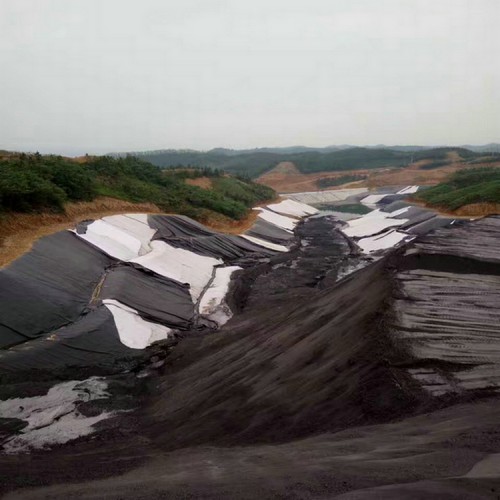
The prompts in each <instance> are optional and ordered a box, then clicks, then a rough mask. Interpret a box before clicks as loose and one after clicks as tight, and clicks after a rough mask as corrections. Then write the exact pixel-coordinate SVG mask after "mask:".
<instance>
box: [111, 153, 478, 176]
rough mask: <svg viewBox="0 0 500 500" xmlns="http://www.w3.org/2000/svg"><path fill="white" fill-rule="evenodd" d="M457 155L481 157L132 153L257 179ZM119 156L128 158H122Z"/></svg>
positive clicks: (166, 165) (154, 160)
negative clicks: (281, 167)
mask: <svg viewBox="0 0 500 500" xmlns="http://www.w3.org/2000/svg"><path fill="white" fill-rule="evenodd" d="M450 152H456V153H457V154H458V155H459V156H460V157H461V158H464V159H470V158H474V157H476V156H478V155H479V153H474V152H473V151H471V150H468V149H465V148H456V147H450V148H448V147H443V148H431V149H421V148H419V147H418V146H408V147H404V146H395V147H394V149H391V148H360V147H348V148H344V147H338V148H336V147H334V146H332V147H328V148H319V149H313V148H305V147H302V146H296V147H291V148H262V149H255V150H241V151H237V150H230V149H223V148H218V149H213V150H210V151H207V152H202V151H194V150H161V151H150V152H147V151H146V152H139V153H133V154H134V155H137V156H138V157H140V158H142V159H144V160H147V161H149V162H151V163H152V164H154V165H157V166H159V167H162V168H172V167H179V166H183V167H187V166H196V167H211V168H218V169H222V170H224V171H226V172H230V173H234V174H237V175H243V176H246V177H249V178H256V177H258V176H259V175H261V174H263V173H264V172H267V171H268V170H271V169H272V168H274V167H275V166H276V165H277V164H278V163H280V162H283V161H289V162H292V163H293V164H294V165H295V166H296V167H297V168H298V169H299V170H300V171H301V172H302V173H312V172H328V171H342V170H356V169H371V168H380V167H403V166H406V165H408V164H409V163H411V162H412V161H417V160H419V159H429V160H443V159H445V158H446V157H447V155H448V153H450ZM116 156H126V154H119V155H116Z"/></svg>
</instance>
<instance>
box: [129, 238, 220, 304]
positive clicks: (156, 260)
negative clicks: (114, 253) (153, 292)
mask: <svg viewBox="0 0 500 500" xmlns="http://www.w3.org/2000/svg"><path fill="white" fill-rule="evenodd" d="M151 248H152V250H151V252H150V253H148V254H146V255H143V256H141V257H138V258H136V259H133V260H132V262H134V263H136V264H140V265H141V266H143V267H146V268H147V269H151V271H154V272H155V273H158V274H161V275H162V276H166V277H167V278H171V279H173V280H176V281H179V282H180V283H189V284H190V285H191V290H190V291H191V297H192V299H193V302H196V301H197V300H198V297H199V296H200V295H201V293H202V292H203V289H204V288H205V286H206V285H207V283H208V282H209V281H210V280H211V279H212V270H213V268H214V266H218V265H221V264H223V261H222V260H221V259H214V258H213V257H205V256H203V255H198V254H196V253H194V252H190V251H189V250H184V249H183V248H175V247H173V246H171V245H169V244H168V243H165V242H164V241H152V242H151Z"/></svg>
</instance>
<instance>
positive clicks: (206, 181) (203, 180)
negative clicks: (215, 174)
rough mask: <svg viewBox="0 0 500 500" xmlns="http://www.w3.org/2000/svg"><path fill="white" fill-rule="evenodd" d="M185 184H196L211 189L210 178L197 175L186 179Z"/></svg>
mask: <svg viewBox="0 0 500 500" xmlns="http://www.w3.org/2000/svg"><path fill="white" fill-rule="evenodd" d="M186 184H189V185H190V186H197V187H200V188H202V189H212V179H210V178H209V177H197V178H196V179H186Z"/></svg>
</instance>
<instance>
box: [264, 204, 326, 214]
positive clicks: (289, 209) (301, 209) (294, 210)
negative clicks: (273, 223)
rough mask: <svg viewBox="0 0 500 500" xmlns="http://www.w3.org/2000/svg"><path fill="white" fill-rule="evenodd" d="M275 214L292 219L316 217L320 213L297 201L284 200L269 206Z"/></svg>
mask: <svg viewBox="0 0 500 500" xmlns="http://www.w3.org/2000/svg"><path fill="white" fill-rule="evenodd" d="M267 208H270V209H271V210H273V211H274V212H278V213H280V214H283V215H290V216H292V217H305V216H306V215H314V214H317V213H318V209H317V208H314V207H311V206H310V205H306V204H305V203H299V202H298V201H295V200H283V201H281V202H280V203H273V204H271V205H267Z"/></svg>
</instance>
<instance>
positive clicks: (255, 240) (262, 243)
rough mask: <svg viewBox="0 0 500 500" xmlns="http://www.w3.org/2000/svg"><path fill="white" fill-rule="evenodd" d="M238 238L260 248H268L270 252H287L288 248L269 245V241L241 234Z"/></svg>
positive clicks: (273, 244)
mask: <svg viewBox="0 0 500 500" xmlns="http://www.w3.org/2000/svg"><path fill="white" fill-rule="evenodd" d="M240 236H241V237H242V238H245V239H246V240H248V241H251V242H252V243H255V244H256V245H260V246H261V247H264V248H269V249H270V250H275V251H276V252H288V248H287V247H286V246H284V245H278V244H277V243H271V242H270V241H267V240H262V239H260V238H255V237H254V236H249V235H248V234H241V235H240Z"/></svg>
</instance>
